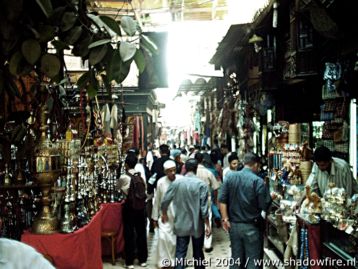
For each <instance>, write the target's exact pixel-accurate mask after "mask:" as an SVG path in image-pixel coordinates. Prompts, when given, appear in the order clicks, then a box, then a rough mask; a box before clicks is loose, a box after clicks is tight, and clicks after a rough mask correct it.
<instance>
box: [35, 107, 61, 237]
mask: <svg viewBox="0 0 358 269" xmlns="http://www.w3.org/2000/svg"><path fill="white" fill-rule="evenodd" d="M47 113H48V112H47V111H46V106H44V107H43V108H42V112H41V127H40V130H41V138H40V141H39V144H38V145H37V146H36V147H35V152H34V158H33V164H32V169H33V173H34V176H35V178H36V182H37V183H38V184H39V187H40V188H41V191H42V200H41V202H42V206H43V207H42V210H41V212H40V213H39V215H38V216H37V218H36V219H35V221H34V222H33V224H32V232H33V233H36V234H52V233H55V232H57V227H58V220H57V218H56V217H55V216H54V215H53V213H52V210H51V209H50V204H51V198H50V197H51V196H50V191H51V187H52V185H53V183H54V182H55V181H56V179H57V178H58V176H59V175H60V173H61V164H60V154H59V153H58V150H57V149H56V148H55V146H54V145H53V143H52V142H51V140H50V139H48V138H47V137H46V132H47V128H48V126H47V125H46V114H47Z"/></svg>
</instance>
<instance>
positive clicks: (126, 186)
mask: <svg viewBox="0 0 358 269" xmlns="http://www.w3.org/2000/svg"><path fill="white" fill-rule="evenodd" d="M137 162H138V159H137V157H136V156H135V154H128V155H127V157H126V159H125V169H126V173H125V174H123V175H122V176H121V177H120V178H119V180H118V184H117V187H118V188H119V189H121V191H122V192H123V193H124V194H125V195H126V201H125V203H124V206H123V225H124V242H125V254H126V255H125V262H126V267H127V268H130V269H131V268H134V266H133V263H134V258H135V257H134V253H135V246H137V250H138V251H137V254H138V257H137V258H138V260H139V264H140V265H141V266H142V267H146V266H147V264H146V262H147V258H148V248H147V235H146V207H145V205H146V203H145V200H146V182H145V180H144V179H143V178H142V176H141V175H140V173H139V172H138V171H136V170H135V169H134V167H135V166H136V164H137Z"/></svg>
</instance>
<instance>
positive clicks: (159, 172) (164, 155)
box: [147, 144, 170, 233]
mask: <svg viewBox="0 0 358 269" xmlns="http://www.w3.org/2000/svg"><path fill="white" fill-rule="evenodd" d="M159 153H160V158H159V159H156V160H155V161H154V162H153V165H152V169H151V174H152V177H154V176H155V181H154V182H151V179H148V184H147V193H148V200H147V215H148V218H149V221H150V225H149V231H150V232H151V233H154V223H153V221H152V219H151V218H150V216H152V209H153V194H154V189H155V188H156V187H157V182H158V180H159V179H160V178H162V177H163V176H165V172H164V167H163V164H164V163H165V162H166V161H167V160H169V155H170V149H169V146H168V145H165V144H163V145H160V147H159Z"/></svg>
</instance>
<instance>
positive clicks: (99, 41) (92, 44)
mask: <svg viewBox="0 0 358 269" xmlns="http://www.w3.org/2000/svg"><path fill="white" fill-rule="evenodd" d="M110 42H111V40H110V39H101V40H98V41H95V42H93V43H91V44H90V45H89V46H88V48H89V49H92V48H94V47H98V46H101V45H104V44H107V43H110Z"/></svg>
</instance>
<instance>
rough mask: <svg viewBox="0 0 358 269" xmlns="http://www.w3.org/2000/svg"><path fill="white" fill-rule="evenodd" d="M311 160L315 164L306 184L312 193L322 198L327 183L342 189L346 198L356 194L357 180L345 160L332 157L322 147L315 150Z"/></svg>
mask: <svg viewBox="0 0 358 269" xmlns="http://www.w3.org/2000/svg"><path fill="white" fill-rule="evenodd" d="M313 158H314V161H315V164H314V165H313V168H312V172H311V174H310V176H309V177H308V179H307V182H306V185H310V186H311V189H312V191H314V192H316V193H317V194H319V195H320V196H323V194H324V193H325V191H326V190H327V189H328V185H329V183H334V184H335V187H338V188H344V189H345V190H346V193H347V195H348V197H351V196H352V195H353V194H355V193H358V183H357V180H356V179H355V178H354V177H353V174H352V171H351V169H350V166H349V164H348V163H347V162H346V161H345V160H342V159H339V158H335V157H332V153H331V151H330V150H329V149H328V148H326V147H324V146H321V147H318V148H317V149H316V150H315V152H314V155H313Z"/></svg>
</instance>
